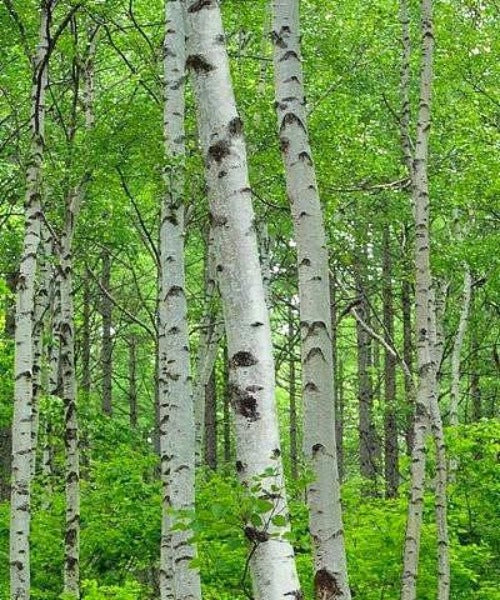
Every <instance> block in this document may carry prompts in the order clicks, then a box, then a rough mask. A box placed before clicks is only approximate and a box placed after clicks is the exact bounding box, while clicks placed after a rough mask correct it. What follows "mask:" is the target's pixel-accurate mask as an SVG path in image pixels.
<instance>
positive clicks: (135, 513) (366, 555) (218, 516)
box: [0, 421, 500, 600]
mask: <svg viewBox="0 0 500 600" xmlns="http://www.w3.org/2000/svg"><path fill="white" fill-rule="evenodd" d="M124 434H125V432H121V431H120V429H119V428H117V427H116V426H113V425H111V424H106V423H104V422H103V423H101V425H100V427H97V428H96V430H95V431H94V438H93V443H94V448H95V450H94V454H95V455H96V456H99V459H90V461H89V463H88V464H84V468H83V471H84V473H85V479H84V481H83V482H82V580H83V589H84V594H83V596H84V598H85V599H86V600H101V599H102V600H105V599H110V600H146V599H148V598H156V597H157V596H156V595H155V586H156V577H157V558H158V548H159V532H160V489H159V485H158V482H157V479H156V477H155V468H156V460H155V457H154V455H153V454H152V453H151V452H150V451H148V446H147V445H145V444H143V443H141V442H140V440H138V439H136V440H135V441H133V442H130V441H126V436H125V435H124ZM499 434H500V425H499V424H498V422H494V421H483V422H481V423H478V424H475V425H470V426H463V427H461V428H460V429H459V430H458V431H448V439H449V450H450V453H453V454H454V455H456V456H457V457H458V461H459V463H458V470H457V475H456V480H455V482H454V483H452V484H450V489H449V492H450V507H449V523H450V533H451V567H452V596H451V597H452V598H453V600H499V599H500V588H499V584H500V581H499V578H498V573H499V572H500V563H499V548H500V529H499V527H498V523H499V514H498V513H499V508H498V507H499V506H500V483H499V478H498V453H499V451H500V444H499V442H498V440H499V439H500V435H499ZM432 458H433V457H432V448H431V447H429V459H430V460H429V478H430V482H431V483H430V486H431V487H432V479H431V477H432V467H433V463H432ZM404 469H407V465H406V466H404ZM229 471H230V469H229V468H227V470H226V472H225V473H224V472H220V473H217V474H212V473H208V472H200V474H199V485H198V493H197V508H198V513H197V517H196V519H195V521H194V523H192V525H193V528H194V535H195V538H196V540H197V543H198V549H199V556H198V558H197V559H196V566H198V567H199V568H200V569H201V573H202V579H203V587H204V598H205V600H243V599H245V598H247V597H248V594H249V590H250V581H249V576H248V573H247V568H246V565H247V558H248V553H249V547H248V544H247V542H246V540H245V536H244V533H243V524H244V523H245V521H246V520H248V519H250V520H254V519H258V518H259V517H258V515H259V512H260V511H262V512H265V510H267V507H265V506H262V507H259V505H258V503H257V504H256V503H255V502H254V501H253V500H252V499H251V498H250V497H249V495H248V494H247V493H245V491H244V490H242V488H241V487H240V486H239V485H238V483H237V481H236V480H235V478H234V477H233V475H232V474H231V473H230V472H229ZM47 485H48V482H47V481H42V480H40V479H38V480H37V482H36V484H35V488H34V506H35V508H34V513H33V521H32V527H33V533H32V547H33V553H32V568H31V569H32V590H33V591H32V598H33V600H59V599H63V600H65V599H64V598H63V596H61V595H60V591H61V587H62V560H63V546H62V539H63V515H64V497H63V490H62V487H61V486H62V480H59V479H57V478H56V479H55V481H54V482H52V485H53V493H52V494H50V502H49V503H47V489H48V488H47ZM303 486H304V482H303V481H300V482H298V483H296V484H290V485H289V491H290V495H291V498H290V509H291V519H292V534H291V535H292V539H293V542H294V546H295V550H296V555H297V564H298V568H299V571H300V577H301V581H302V585H303V589H304V593H305V597H306V598H307V599H310V598H312V589H311V573H312V563H311V552H310V550H311V548H310V541H309V536H308V532H307V512H306V508H305V506H304V503H303V497H304V489H303ZM363 489H364V484H363V482H362V481H361V480H359V479H358V478H356V477H354V476H353V477H348V479H347V482H346V483H345V484H344V486H343V502H344V506H345V513H344V515H345V531H346V539H347V548H348V560H349V567H350V578H351V585H352V590H353V594H354V597H355V598H358V599H362V600H396V599H397V598H398V597H399V579H400V569H401V552H402V546H403V536H404V529H405V518H406V494H405V484H403V485H402V488H401V490H402V494H401V498H400V499H397V500H393V501H386V500H384V499H382V498H380V497H376V496H375V497H374V496H369V495H367V494H366V493H364V492H363ZM42 491H43V494H42ZM42 498H43V501H44V503H45V504H41V499H42ZM183 523H184V521H183V520H181V519H179V520H178V525H177V526H179V527H182V526H183ZM7 565H8V505H7V504H5V503H4V504H3V505H0V568H1V571H0V590H1V591H0V600H6V599H7V597H8V596H7V590H8V568H7ZM435 589H436V545H435V525H434V507H433V498H432V493H431V492H429V493H428V495H427V496H426V505H425V526H424V528H423V537H422V555H421V566H420V574H419V592H418V598H419V600H433V599H434V598H435Z"/></svg>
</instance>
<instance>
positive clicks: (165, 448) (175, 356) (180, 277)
mask: <svg viewBox="0 0 500 600" xmlns="http://www.w3.org/2000/svg"><path fill="white" fill-rule="evenodd" d="M165 16H166V24H165V41H164V58H165V62H164V68H165V74H164V76H165V112H164V137H165V155H166V162H167V165H166V169H165V184H166V193H165V200H164V203H163V205H162V214H161V226H160V227H161V228H160V269H161V288H160V289H161V296H160V311H159V315H160V323H159V346H160V356H159V358H160V365H159V371H160V453H161V476H162V483H163V516H162V540H161V552H160V594H161V598H162V600H166V599H167V598H175V600H199V599H201V583H200V575H199V572H198V571H197V570H196V569H192V568H191V567H190V562H191V560H192V559H193V558H194V557H195V555H196V551H195V547H194V545H193V543H192V542H190V538H191V536H192V532H191V531H189V530H179V529H172V525H173V524H175V521H176V515H175V513H176V512H177V511H192V510H193V508H194V492H195V488H194V485H195V472H194V467H195V422H194V406H193V395H192V390H191V379H190V373H189V331H188V322H187V302H186V293H185V268H184V210H185V207H184V164H183V163H184V156H185V146H184V112H185V111H184V80H185V39H184V26H183V17H182V6H181V3H180V0H168V1H167V2H166V3H165ZM171 511H173V513H174V514H173V515H172V514H171Z"/></svg>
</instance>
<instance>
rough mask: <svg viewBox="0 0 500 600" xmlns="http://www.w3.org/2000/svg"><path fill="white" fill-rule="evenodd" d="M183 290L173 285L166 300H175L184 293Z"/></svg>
mask: <svg viewBox="0 0 500 600" xmlns="http://www.w3.org/2000/svg"><path fill="white" fill-rule="evenodd" d="M183 291H184V290H183V289H182V288H181V287H180V286H179V285H173V286H172V287H171V288H170V289H169V290H168V292H167V293H166V295H165V298H173V297H177V296H180V295H181V294H182V293H183Z"/></svg>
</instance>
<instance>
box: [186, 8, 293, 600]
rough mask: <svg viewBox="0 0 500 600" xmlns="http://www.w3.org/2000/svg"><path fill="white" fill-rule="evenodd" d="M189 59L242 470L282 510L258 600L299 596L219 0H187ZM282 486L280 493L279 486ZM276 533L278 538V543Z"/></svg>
mask: <svg viewBox="0 0 500 600" xmlns="http://www.w3.org/2000/svg"><path fill="white" fill-rule="evenodd" d="M183 6H184V10H185V13H184V14H185V20H186V30H187V44H188V58H187V64H188V65H189V67H190V68H191V70H192V72H193V78H194V91H195V98H196V103H197V107H198V124H199V127H198V129H199V132H200V139H201V146H202V151H203V155H204V159H205V165H206V178H207V183H208V185H209V188H210V189H211V192H213V193H211V194H210V211H211V221H212V226H213V228H214V235H215V241H216V250H217V263H218V264H217V272H218V278H219V285H220V291H221V297H222V304H223V309H224V321H225V329H226V334H227V345H228V355H229V370H230V384H229V387H230V394H231V401H232V404H233V407H234V410H235V421H236V433H237V470H238V472H239V475H240V478H241V480H242V482H243V483H244V484H246V485H247V486H248V487H250V486H252V485H254V484H255V481H256V479H258V481H259V482H260V486H259V487H260V490H259V491H258V492H257V494H258V495H259V496H261V497H263V498H267V499H269V500H270V501H271V502H272V504H273V510H272V513H269V514H264V515H263V523H262V525H261V526H257V527H256V526H255V525H251V524H250V523H249V524H247V526H246V527H245V533H246V535H247V538H248V539H249V540H250V542H251V543H252V556H251V563H250V564H251V570H252V576H253V587H254V596H255V598H256V600H278V599H281V600H287V599H289V598H300V596H301V592H300V587H299V581H298V577H297V573H296V569H295V561H294V552H293V548H292V545H291V544H290V542H289V541H287V540H286V539H285V538H283V537H282V534H285V533H286V532H287V531H288V530H289V526H288V525H287V524H286V525H281V523H279V522H274V523H273V521H272V519H271V514H274V515H278V514H279V515H280V516H281V517H282V518H283V519H284V521H285V523H286V522H287V521H288V510H287V505H286V494H285V483H284V477H283V468H282V460H281V449H280V440H279V432H278V422H277V415H276V405H275V380H274V361H273V356H272V343H271V331H270V323H269V315H268V311H267V308H266V303H265V295H264V289H263V285H262V275H261V270H260V264H259V253H258V248H257V238H256V233H255V227H254V222H255V221H254V219H255V217H254V212H253V207H252V202H251V190H250V186H249V181H248V169H247V158H246V150H245V142H244V137H243V132H242V122H241V119H240V118H239V116H238V113H237V110H236V103H235V99H234V93H233V88H232V83H231V78H230V71H229V61H228V56H227V52H226V48H225V38H224V31H223V26H222V21H221V14H220V9H219V6H218V3H217V2H216V0H183ZM271 486H274V487H271ZM271 534H276V537H274V536H273V537H271Z"/></svg>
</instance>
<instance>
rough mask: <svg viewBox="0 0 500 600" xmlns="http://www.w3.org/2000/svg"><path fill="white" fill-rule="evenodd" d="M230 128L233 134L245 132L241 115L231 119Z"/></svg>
mask: <svg viewBox="0 0 500 600" xmlns="http://www.w3.org/2000/svg"><path fill="white" fill-rule="evenodd" d="M228 129H229V133H230V134H231V135H241V133H242V132H243V121H242V120H241V119H240V117H234V119H231V121H230V122H229V127H228Z"/></svg>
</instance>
